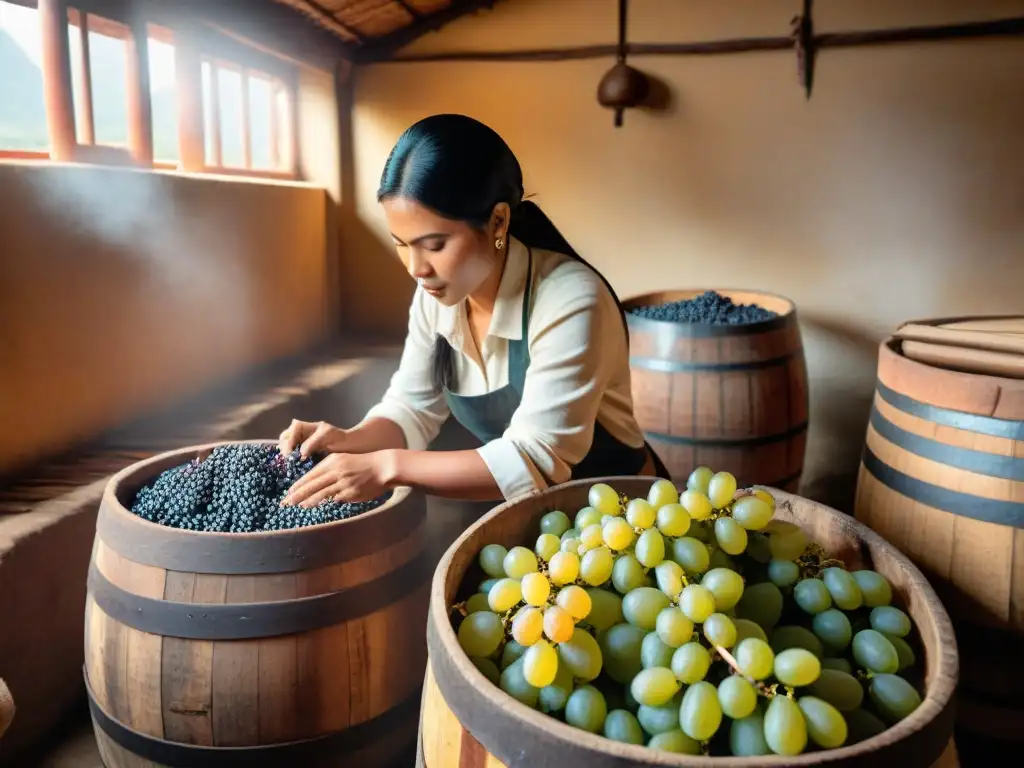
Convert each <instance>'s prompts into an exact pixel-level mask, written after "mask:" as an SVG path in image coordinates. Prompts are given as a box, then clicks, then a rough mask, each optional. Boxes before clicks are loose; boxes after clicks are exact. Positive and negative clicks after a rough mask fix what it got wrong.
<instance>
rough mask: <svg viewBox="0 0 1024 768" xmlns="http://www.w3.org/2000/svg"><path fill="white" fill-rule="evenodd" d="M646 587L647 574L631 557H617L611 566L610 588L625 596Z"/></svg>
mask: <svg viewBox="0 0 1024 768" xmlns="http://www.w3.org/2000/svg"><path fill="white" fill-rule="evenodd" d="M647 585H648V578H647V573H646V572H645V571H644V567H643V566H642V565H640V563H639V562H638V561H637V559H636V558H635V557H633V556H632V555H619V556H618V557H617V558H615V565H614V566H612V586H613V587H615V589H616V590H618V592H619V594H622V595H625V594H628V593H629V592H631V591H633V590H634V589H638V588H640V587H646V586H647Z"/></svg>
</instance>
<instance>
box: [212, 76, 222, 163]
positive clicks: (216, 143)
mask: <svg viewBox="0 0 1024 768" xmlns="http://www.w3.org/2000/svg"><path fill="white" fill-rule="evenodd" d="M218 78H219V68H218V67H217V65H216V64H215V63H214V62H213V61H211V62H210V112H211V113H212V114H211V115H210V130H211V131H213V136H211V137H210V138H211V140H212V141H213V166H214V167H215V168H220V167H221V166H223V165H224V161H223V159H222V157H221V147H220V86H219V85H218V83H217V80H218Z"/></svg>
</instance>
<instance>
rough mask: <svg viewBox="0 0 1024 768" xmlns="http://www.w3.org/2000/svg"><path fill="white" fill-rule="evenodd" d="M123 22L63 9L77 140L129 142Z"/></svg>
mask: <svg viewBox="0 0 1024 768" xmlns="http://www.w3.org/2000/svg"><path fill="white" fill-rule="evenodd" d="M130 34H131V32H130V31H129V30H128V28H127V27H125V26H124V25H122V24H118V23H117V22H114V21H110V20H109V19H104V18H102V17H100V16H96V15H94V14H92V13H80V12H78V11H76V10H74V9H69V10H68V52H69V54H70V56H69V60H70V62H71V94H72V100H73V103H74V108H75V134H76V138H77V140H78V143H79V144H82V145H85V146H90V145H93V146H95V145H104V146H108V147H122V148H127V147H128V44H127V41H128V38H129V36H130Z"/></svg>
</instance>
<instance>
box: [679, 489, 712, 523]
mask: <svg viewBox="0 0 1024 768" xmlns="http://www.w3.org/2000/svg"><path fill="white" fill-rule="evenodd" d="M679 503H680V504H681V505H682V506H683V509H685V510H686V514H687V515H688V516H689V518H690V520H707V519H708V518H709V517H711V513H712V512H713V511H714V510H713V509H712V507H711V500H710V499H708V497H707V496H705V495H704V494H703V493H701V492H700V491H694V490H688V491H683V495H682V496H680V497H679Z"/></svg>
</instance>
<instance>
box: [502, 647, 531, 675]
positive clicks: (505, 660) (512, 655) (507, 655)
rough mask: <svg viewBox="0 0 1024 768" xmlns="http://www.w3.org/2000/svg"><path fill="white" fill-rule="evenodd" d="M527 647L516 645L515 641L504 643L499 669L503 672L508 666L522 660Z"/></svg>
mask: <svg viewBox="0 0 1024 768" xmlns="http://www.w3.org/2000/svg"><path fill="white" fill-rule="evenodd" d="M526 648H527V646H525V645H522V644H520V643H517V642H516V641H515V640H509V641H508V642H507V643H505V647H504V648H502V649H501V668H502V669H503V670H504V669H505V668H506V667H508V665H509V664H514V663H515V662H516V660H518V659H520V658H522V655H523V654H524V653H526Z"/></svg>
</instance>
